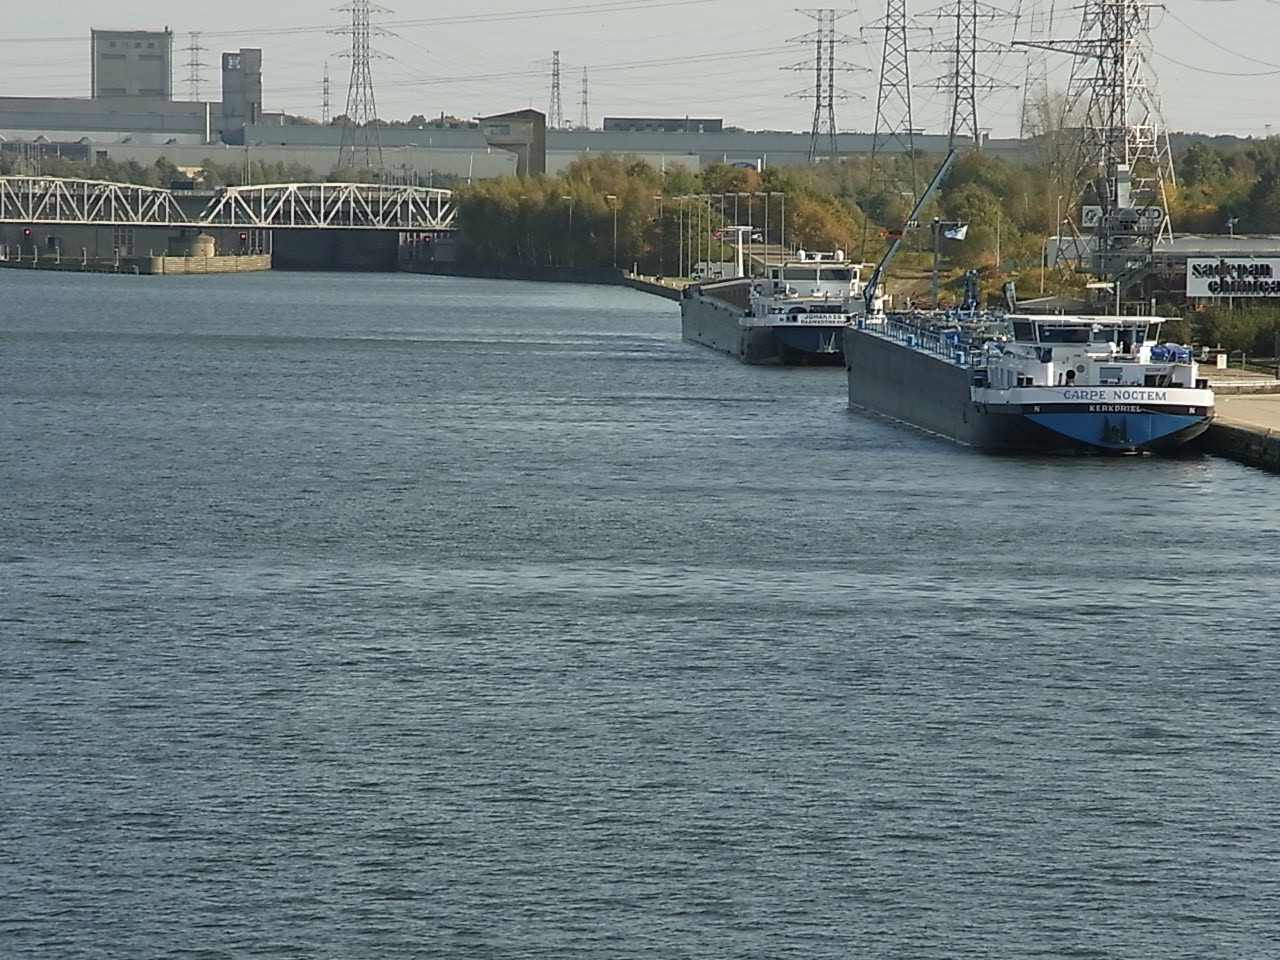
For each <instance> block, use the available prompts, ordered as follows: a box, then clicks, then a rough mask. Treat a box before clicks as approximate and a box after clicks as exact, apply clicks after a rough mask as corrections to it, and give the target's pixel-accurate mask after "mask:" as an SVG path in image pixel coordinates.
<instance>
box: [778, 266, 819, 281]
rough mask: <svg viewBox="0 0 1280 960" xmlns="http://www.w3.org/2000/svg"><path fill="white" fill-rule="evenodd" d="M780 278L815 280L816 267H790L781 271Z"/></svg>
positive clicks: (816, 276) (816, 277) (816, 274)
mask: <svg viewBox="0 0 1280 960" xmlns="http://www.w3.org/2000/svg"><path fill="white" fill-rule="evenodd" d="M782 279H783V280H799V281H804V280H817V279H818V270H817V268H816V267H808V268H801V267H790V268H788V269H786V270H783V271H782Z"/></svg>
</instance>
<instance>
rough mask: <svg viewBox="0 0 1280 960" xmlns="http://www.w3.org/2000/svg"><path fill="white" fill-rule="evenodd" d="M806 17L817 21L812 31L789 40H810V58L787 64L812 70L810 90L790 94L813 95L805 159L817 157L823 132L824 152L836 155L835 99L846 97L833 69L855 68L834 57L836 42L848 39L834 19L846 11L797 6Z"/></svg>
mask: <svg viewBox="0 0 1280 960" xmlns="http://www.w3.org/2000/svg"><path fill="white" fill-rule="evenodd" d="M799 12H800V13H803V14H804V15H805V16H807V17H811V18H812V19H814V20H815V21H817V24H818V28H817V29H816V30H815V31H814V32H813V33H809V34H806V35H804V36H803V37H796V38H794V40H792V42H793V43H812V44H813V45H814V58H813V62H812V64H811V65H810V64H803V63H802V64H796V65H795V66H793V67H790V68H787V69H791V70H810V69H812V70H813V91H812V92H809V91H801V92H798V93H793V94H791V96H793V97H800V98H802V99H806V100H807V99H810V98H812V99H813V126H812V129H811V132H810V134H809V162H810V163H813V162H814V161H815V160H817V159H818V144H819V143H820V142H821V140H822V138H823V136H824V135H825V136H826V138H827V156H829V157H833V158H834V157H838V156H839V155H840V145H839V140H838V135H839V132H840V131H839V128H838V127H837V126H836V101H837V100H847V99H848V98H849V95H848V94H847V93H845V92H844V91H843V90H839V89H838V88H837V87H836V70H837V69H841V70H856V69H859V68H857V67H853V66H851V65H850V64H846V63H843V62H839V61H837V60H836V44H838V43H848V42H849V41H850V38H849V37H847V36H845V35H844V34H841V33H837V32H836V20H838V19H839V18H840V17H844V16H847V15H848V12H847V11H846V12H837V11H835V10H800V11H799Z"/></svg>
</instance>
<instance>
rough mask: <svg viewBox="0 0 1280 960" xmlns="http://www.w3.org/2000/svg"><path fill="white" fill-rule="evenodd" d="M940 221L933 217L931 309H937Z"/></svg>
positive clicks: (940, 241)
mask: <svg viewBox="0 0 1280 960" xmlns="http://www.w3.org/2000/svg"><path fill="white" fill-rule="evenodd" d="M941 238H942V221H941V220H939V219H938V218H937V217H934V218H933V280H932V282H931V283H930V286H931V287H932V290H931V291H930V292H931V293H932V294H933V309H935V310H937V309H938V254H939V252H940V249H939V248H940V246H941V243H942V239H941Z"/></svg>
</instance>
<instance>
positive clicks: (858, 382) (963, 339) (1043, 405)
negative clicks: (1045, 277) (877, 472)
mask: <svg viewBox="0 0 1280 960" xmlns="http://www.w3.org/2000/svg"><path fill="white" fill-rule="evenodd" d="M1161 322H1162V321H1161V319H1160V318H1158V317H1111V316H1088V315H1077V316H1042V317H1037V316H1010V317H1006V318H1003V319H1002V320H1001V321H999V322H996V321H990V320H988V321H977V320H975V321H971V322H967V323H964V322H960V323H956V322H950V323H949V322H946V321H940V320H939V319H937V318H933V317H928V316H923V315H913V314H899V315H894V314H889V315H882V316H880V317H868V318H867V319H866V320H864V321H863V322H861V323H860V324H859V325H858V326H857V327H856V328H855V329H852V330H849V331H847V332H846V334H845V366H846V368H847V371H848V380H849V403H850V405H852V406H854V407H858V408H862V409H865V410H869V411H872V412H874V413H878V414H880V415H882V416H886V417H889V418H891V419H894V420H898V421H901V422H903V423H907V424H910V425H912V426H915V427H918V428H920V429H922V430H927V431H929V432H930V433H936V434H938V435H940V436H943V437H947V438H948V439H951V440H955V441H957V442H959V443H964V444H968V445H970V446H974V447H979V448H981V449H984V450H991V451H1003V452H1010V453H1059V452H1073V451H1074V452H1102V453H1146V452H1153V453H1162V452H1165V453H1167V452H1172V451H1175V450H1177V449H1178V448H1179V447H1181V446H1182V445H1184V444H1185V443H1187V442H1188V441H1189V440H1192V439H1194V438H1195V437H1197V436H1199V435H1200V434H1201V433H1203V432H1204V431H1205V430H1207V429H1208V427H1209V424H1210V422H1211V421H1212V419H1213V409H1214V397H1213V391H1212V390H1211V389H1209V385H1208V382H1207V380H1204V379H1201V378H1200V377H1199V375H1198V374H1199V371H1198V368H1197V365H1196V363H1195V361H1194V359H1193V358H1192V355H1191V351H1190V349H1188V348H1187V347H1182V346H1177V345H1173V344H1161V343H1159V340H1158V333H1159V328H1160V324H1161Z"/></svg>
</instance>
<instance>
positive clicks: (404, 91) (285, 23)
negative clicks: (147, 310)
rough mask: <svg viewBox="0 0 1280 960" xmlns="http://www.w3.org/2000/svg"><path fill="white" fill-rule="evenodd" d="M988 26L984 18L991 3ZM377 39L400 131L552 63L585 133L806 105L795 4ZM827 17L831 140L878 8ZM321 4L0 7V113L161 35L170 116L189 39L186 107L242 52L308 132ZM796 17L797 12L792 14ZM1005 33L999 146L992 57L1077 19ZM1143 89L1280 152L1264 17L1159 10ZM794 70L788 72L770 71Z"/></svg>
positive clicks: (402, 12)
mask: <svg viewBox="0 0 1280 960" xmlns="http://www.w3.org/2000/svg"><path fill="white" fill-rule="evenodd" d="M953 2H954V0H937V2H936V3H932V2H925V0H910V2H909V9H910V10H911V11H912V15H913V16H914V17H918V18H919V19H920V22H921V24H922V25H930V24H931V25H934V32H933V35H932V36H933V39H932V40H931V38H930V34H929V33H928V32H927V31H926V30H923V29H922V30H921V31H919V32H917V33H916V34H914V41H913V42H914V44H916V45H918V46H920V47H922V48H926V47H928V46H929V44H930V43H931V42H932V43H935V44H936V43H939V42H943V41H945V38H946V36H947V35H948V33H949V32H952V31H953V29H954V28H953V27H951V28H950V29H949V25H948V23H947V22H946V21H945V20H942V21H939V20H938V19H936V18H933V17H929V16H927V15H926V11H941V10H945V7H946V5H947V4H948V3H953ZM995 5H996V6H1002V5H1000V4H999V3H995ZM386 6H388V7H390V8H392V9H391V11H390V12H388V13H384V14H379V15H377V16H376V18H375V22H376V23H380V24H381V25H383V26H384V27H385V28H386V29H387V30H388V31H390V32H391V34H390V35H387V36H381V37H375V38H374V47H375V48H376V49H377V50H378V51H379V52H381V53H382V54H384V55H385V58H384V59H379V60H376V61H375V62H374V64H373V75H374V84H375V91H376V97H377V105H378V113H379V115H381V116H383V117H386V118H391V119H406V118H408V117H409V116H411V115H413V114H415V113H421V114H424V115H427V116H432V115H438V114H439V113H441V112H444V113H449V114H453V115H455V116H460V117H471V116H478V115H483V114H488V113H496V112H499V111H502V110H508V109H515V108H521V107H529V106H532V107H535V108H537V109H540V110H544V111H545V110H547V109H548V106H549V103H550V86H551V84H550V76H551V57H552V51H553V50H559V51H560V60H561V102H562V104H563V113H564V118H565V120H566V121H567V122H571V123H577V122H578V121H579V120H580V119H581V116H582V98H581V92H582V81H583V70H584V68H585V69H586V71H587V86H588V107H589V119H590V121H591V123H592V125H595V126H598V125H599V123H600V120H601V119H602V118H603V117H604V116H606V115H611V116H619V115H621V116H634V115H663V116H685V115H692V116H711V117H723V118H724V119H725V121H726V123H729V124H733V125H736V126H743V127H747V128H750V129H761V128H770V129H790V130H807V129H809V127H810V125H811V122H812V118H813V107H814V104H813V101H812V100H803V99H795V98H790V97H788V96H787V95H788V94H789V93H792V92H796V91H807V90H810V89H811V88H812V86H813V68H812V65H811V58H812V47H810V46H805V45H804V44H802V43H790V42H788V41H790V40H792V39H794V38H797V37H802V36H804V35H805V34H808V33H810V32H811V31H812V30H813V29H814V26H815V24H814V21H813V20H811V19H809V18H808V17H806V16H805V15H804V14H803V13H800V12H798V10H797V7H796V5H795V4H792V3H782V2H778V0H465V2H457V0H455V2H441V0H398V2H394V3H392V2H389V3H387V4H386ZM812 6H813V7H819V6H825V7H827V8H830V9H836V10H837V11H839V12H841V13H843V14H844V16H842V17H841V19H840V20H839V22H838V28H839V29H840V30H841V32H842V33H843V34H844V35H846V36H848V37H849V38H850V41H851V42H849V43H848V44H845V45H842V46H841V47H840V49H839V55H840V56H841V57H842V58H843V59H844V60H845V61H847V62H848V63H849V64H851V65H859V66H862V67H863V68H868V69H867V72H861V73H859V72H853V71H850V72H848V73H843V74H841V76H840V77H839V80H838V82H839V84H840V86H841V87H842V88H843V89H844V90H845V91H847V92H848V93H849V98H848V99H844V100H840V101H838V102H837V104H836V121H837V125H838V126H839V127H840V129H841V130H869V129H871V128H872V127H873V125H874V112H875V97H876V83H877V77H878V66H877V65H878V62H879V59H880V50H881V44H882V42H883V41H882V36H881V35H880V34H877V33H876V32H875V30H874V25H875V22H876V21H877V20H878V19H879V18H881V17H882V16H883V13H884V6H885V5H884V2H883V0H880V2H876V3H872V4H870V5H866V6H861V7H859V6H855V5H853V4H851V3H848V2H847V0H844V2H839V0H821V2H818V3H814V4H813V5H812ZM336 7H337V4H336V3H332V2H324V0H319V2H317V0H214V2H210V3H173V2H172V0H164V2H159V0H57V2H56V3H43V4H41V3H33V2H30V0H0V9H2V10H3V17H0V31H3V33H2V34H0V51H2V52H3V57H0V94H3V95H12V96H23V95H25V96H87V95H88V92H89V30H90V28H91V27H99V28H115V29H152V28H155V29H162V28H164V27H165V26H169V27H171V28H172V29H173V30H174V31H175V34H176V36H175V48H177V49H176V50H175V56H174V59H175V63H176V65H175V68H174V92H175V97H178V98H185V97H187V95H188V91H189V85H188V83H187V82H186V81H187V77H188V75H189V70H188V67H187V63H188V61H189V60H190V54H189V53H188V51H187V49H186V48H187V47H188V46H189V45H190V42H191V41H190V36H189V34H190V33H191V32H192V31H200V32H201V43H202V44H203V45H204V46H205V47H206V48H207V49H206V50H205V52H204V53H203V54H201V55H200V59H201V60H203V61H204V62H205V63H206V64H207V66H206V67H204V68H203V71H202V72H203V76H204V83H203V85H202V88H201V94H202V97H203V98H205V99H216V98H217V96H218V90H219V86H218V79H217V72H218V68H217V64H218V54H219V52H221V51H222V50H231V49H236V48H238V47H241V46H246V47H261V48H262V49H263V55H264V65H263V83H264V88H265V93H264V99H265V101H266V107H267V109H269V110H271V109H283V110H286V111H288V112H290V113H298V114H304V115H309V116H316V117H318V116H319V115H320V111H321V102H322V95H321V85H322V77H323V74H324V68H325V63H326V61H327V62H328V64H329V72H330V75H331V77H332V102H333V113H335V114H337V113H341V112H342V111H343V109H344V108H345V105H346V96H347V82H348V79H349V75H350V69H351V68H350V60H349V59H347V58H345V57H343V56H342V54H343V52H344V51H345V50H347V49H349V46H350V40H349V38H348V37H345V36H340V35H335V34H331V33H329V32H327V31H329V30H332V29H337V28H340V27H342V26H343V25H344V24H349V23H350V14H348V13H343V12H339V11H338V10H337V9H336ZM805 8H806V9H810V8H811V7H810V6H809V5H805ZM1003 9H1005V10H1008V11H1009V15H1008V16H1004V17H999V18H995V19H992V20H991V21H989V22H985V23H984V24H983V26H982V30H983V32H984V34H985V35H986V36H987V37H989V40H990V42H991V44H992V46H995V47H1000V48H1003V49H1006V52H1004V53H1000V54H990V55H984V56H983V57H981V58H980V63H979V69H980V71H982V72H983V73H985V74H987V75H989V76H990V77H991V78H992V79H993V81H998V82H1000V83H1003V84H1005V85H1006V86H1004V87H1002V88H1000V89H995V90H992V91H990V92H982V93H980V94H979V105H978V110H979V118H980V123H981V125H982V126H984V127H989V128H991V129H992V131H993V134H994V135H996V136H1009V135H1016V134H1017V133H1018V122H1019V121H1018V118H1019V112H1020V104H1021V100H1022V90H1021V88H1022V86H1023V85H1024V83H1025V81H1026V77H1027V75H1028V64H1027V59H1026V57H1025V55H1023V54H1021V53H1015V52H1012V51H1008V50H1007V43H1008V40H1009V39H1011V38H1012V37H1013V36H1014V35H1015V32H1016V33H1017V35H1019V36H1022V37H1026V36H1028V35H1029V34H1030V33H1031V31H1035V32H1036V33H1038V34H1039V35H1041V36H1043V35H1045V34H1047V33H1048V31H1049V22H1050V18H1051V17H1052V24H1053V26H1052V35H1053V36H1055V37H1068V38H1069V37H1074V36H1076V35H1077V33H1078V31H1079V22H1080V7H1079V6H1078V4H1070V3H1066V2H1065V0H1063V2H1053V3H1051V2H1049V0H1028V2H1024V3H1022V4H1017V3H1013V4H1007V5H1003ZM1152 22H1153V29H1152V43H1153V47H1154V50H1155V54H1154V57H1153V61H1152V63H1153V67H1154V72H1155V75H1156V78H1157V82H1158V90H1159V94H1160V97H1161V101H1162V104H1163V111H1164V117H1165V120H1166V122H1167V124H1168V126H1169V127H1170V129H1173V130H1196V131H1203V132H1209V133H1235V134H1241V135H1253V136H1264V135H1266V134H1267V132H1268V131H1269V128H1270V125H1271V124H1272V122H1275V123H1276V124H1277V127H1276V132H1277V133H1280V117H1277V116H1276V115H1280V103H1278V101H1277V97H1276V93H1277V91H1278V90H1280V49H1277V47H1276V43H1275V41H1276V39H1277V38H1280V0H1167V3H1166V5H1165V6H1164V7H1163V8H1156V9H1154V10H1153V12H1152ZM1034 56H1035V60H1036V62H1035V63H1033V64H1032V65H1031V75H1032V76H1033V77H1034V76H1035V75H1036V73H1037V72H1039V73H1042V74H1043V73H1044V72H1045V71H1046V69H1047V71H1048V82H1049V84H1050V86H1056V87H1059V88H1060V87H1062V86H1064V85H1065V82H1066V76H1067V70H1068V69H1069V61H1070V58H1068V57H1066V56H1064V55H1061V54H1053V53H1037V54H1035V55H1034ZM945 61H946V55H945V54H944V53H940V52H933V53H930V52H927V51H926V52H921V53H919V54H917V55H915V56H914V57H913V62H912V68H911V69H912V80H913V83H914V84H918V85H919V87H918V88H917V89H916V90H915V92H914V94H913V97H914V100H915V122H916V124H917V126H921V127H924V128H926V129H928V130H930V131H936V130H939V129H942V130H943V131H944V132H945V127H946V117H947V107H946V94H945V93H944V92H942V91H939V90H932V89H928V87H927V84H928V83H929V82H930V80H931V79H934V78H936V77H937V76H938V74H939V73H945V72H946V63H945ZM792 64H802V65H803V69H802V70H800V71H797V72H791V71H788V70H785V69H784V68H785V67H787V66H789V65H792Z"/></svg>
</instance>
